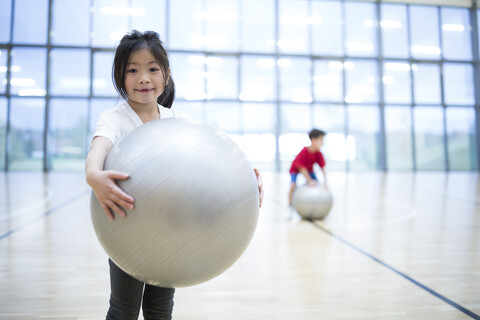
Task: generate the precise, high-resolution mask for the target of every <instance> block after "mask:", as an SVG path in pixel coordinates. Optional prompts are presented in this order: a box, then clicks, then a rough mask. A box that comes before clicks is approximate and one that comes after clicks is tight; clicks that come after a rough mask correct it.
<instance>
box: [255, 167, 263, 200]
mask: <svg viewBox="0 0 480 320" xmlns="http://www.w3.org/2000/svg"><path fill="white" fill-rule="evenodd" d="M253 171H255V175H256V176H257V183H258V193H259V200H260V201H259V202H260V208H261V207H262V202H263V179H262V177H261V176H260V172H259V171H258V170H257V169H253Z"/></svg>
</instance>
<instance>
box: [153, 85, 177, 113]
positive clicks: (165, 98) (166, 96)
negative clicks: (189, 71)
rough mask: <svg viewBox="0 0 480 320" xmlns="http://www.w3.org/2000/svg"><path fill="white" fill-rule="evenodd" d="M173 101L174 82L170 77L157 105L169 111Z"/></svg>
mask: <svg viewBox="0 0 480 320" xmlns="http://www.w3.org/2000/svg"><path fill="white" fill-rule="evenodd" d="M174 99H175V82H173V79H172V77H170V79H168V84H167V85H166V86H165V89H163V92H162V94H161V95H160V96H159V97H158V99H157V103H158V104H160V105H162V106H164V107H165V108H168V109H170V108H171V107H172V104H173V100H174Z"/></svg>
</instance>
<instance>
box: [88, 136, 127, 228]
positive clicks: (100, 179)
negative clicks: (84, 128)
mask: <svg viewBox="0 0 480 320" xmlns="http://www.w3.org/2000/svg"><path fill="white" fill-rule="evenodd" d="M112 147H113V145H112V142H111V141H110V140H109V139H107V138H105V137H100V136H98V137H95V138H94V139H93V141H92V145H91V147H90V151H89V152H88V155H87V159H86V161H85V175H86V179H87V183H88V184H89V185H90V186H91V187H92V189H93V192H94V193H95V196H96V197H97V199H98V201H99V202H100V205H101V207H102V209H103V211H105V213H106V214H107V216H108V217H109V218H110V219H112V220H113V219H114V213H117V214H118V215H120V216H122V217H124V216H125V215H126V213H125V211H124V210H123V209H122V207H124V208H128V209H133V198H132V197H131V196H129V195H128V194H126V193H125V192H124V191H123V190H122V189H120V187H119V186H118V185H117V184H116V183H115V180H125V179H128V177H129V176H128V174H126V173H123V172H118V171H113V170H103V165H104V163H105V159H106V158H107V155H108V153H109V152H110V150H111V149H112Z"/></svg>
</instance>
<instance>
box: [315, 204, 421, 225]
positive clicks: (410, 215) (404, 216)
mask: <svg viewBox="0 0 480 320" xmlns="http://www.w3.org/2000/svg"><path fill="white" fill-rule="evenodd" d="M393 206H397V207H400V208H401V207H404V208H402V210H405V211H408V213H407V214H402V215H399V216H397V217H392V218H387V219H379V220H378V221H366V222H360V223H354V224H342V223H339V222H336V223H335V222H333V223H328V222H326V223H324V224H325V225H326V226H328V227H334V228H337V229H361V228H367V227H376V226H384V225H388V224H395V223H398V222H402V221H406V220H410V219H413V217H415V216H416V215H417V214H418V211H417V210H416V209H415V208H413V207H411V206H407V205H404V204H400V203H399V204H395V205H393Z"/></svg>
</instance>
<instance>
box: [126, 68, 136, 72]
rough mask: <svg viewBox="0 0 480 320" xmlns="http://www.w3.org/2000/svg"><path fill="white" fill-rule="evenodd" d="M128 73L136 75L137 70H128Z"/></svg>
mask: <svg viewBox="0 0 480 320" xmlns="http://www.w3.org/2000/svg"><path fill="white" fill-rule="evenodd" d="M127 72H128V73H135V72H137V69H128V70H127Z"/></svg>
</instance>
